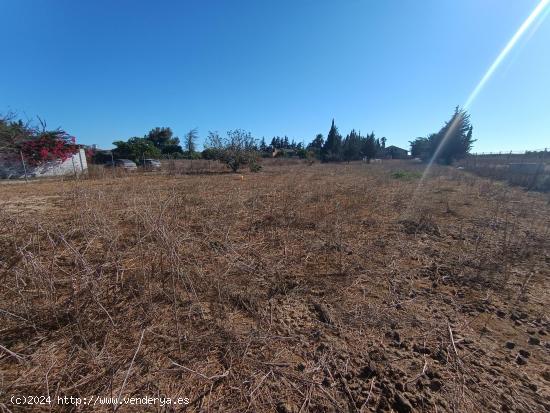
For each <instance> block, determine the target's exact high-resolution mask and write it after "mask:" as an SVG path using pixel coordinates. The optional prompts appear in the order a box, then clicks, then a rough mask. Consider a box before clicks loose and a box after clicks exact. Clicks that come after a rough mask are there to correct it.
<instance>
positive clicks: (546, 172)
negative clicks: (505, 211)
mask: <svg viewBox="0 0 550 413" xmlns="http://www.w3.org/2000/svg"><path fill="white" fill-rule="evenodd" d="M457 164H458V166H460V167H462V168H464V169H466V170H468V171H471V172H473V173H475V174H477V175H480V176H484V177H487V178H492V179H498V180H503V181H507V182H508V183H510V184H512V185H517V186H522V187H524V188H527V189H533V190H539V191H545V192H546V191H550V151H548V149H547V148H546V149H542V150H537V151H524V152H523V151H522V152H499V153H494V152H491V153H475V154H470V155H469V156H468V157H466V158H464V159H462V160H460V161H459V162H458V163H457Z"/></svg>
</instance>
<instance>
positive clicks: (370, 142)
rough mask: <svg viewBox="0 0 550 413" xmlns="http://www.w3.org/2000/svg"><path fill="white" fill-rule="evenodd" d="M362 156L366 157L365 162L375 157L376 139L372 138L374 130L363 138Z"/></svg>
mask: <svg viewBox="0 0 550 413" xmlns="http://www.w3.org/2000/svg"><path fill="white" fill-rule="evenodd" d="M362 149H363V151H362V152H363V153H362V154H363V156H364V157H365V158H367V162H368V163H370V160H371V159H373V158H374V157H376V151H377V148H376V139H375V138H374V132H372V133H370V134H369V135H367V137H366V138H365V139H364V140H363V148H362Z"/></svg>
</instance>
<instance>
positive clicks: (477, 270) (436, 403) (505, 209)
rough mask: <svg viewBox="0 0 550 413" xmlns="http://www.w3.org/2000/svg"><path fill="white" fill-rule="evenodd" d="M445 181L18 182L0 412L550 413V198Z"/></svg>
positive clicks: (342, 175) (318, 172)
mask: <svg viewBox="0 0 550 413" xmlns="http://www.w3.org/2000/svg"><path fill="white" fill-rule="evenodd" d="M433 172H434V174H433V175H432V176H429V177H428V178H427V179H426V180H425V181H424V183H423V185H421V186H419V185H418V184H419V178H418V176H419V175H420V173H421V169H420V166H415V165H410V164H407V163H399V162H398V161H396V162H388V163H385V164H382V165H380V164H376V165H366V164H341V165H321V164H314V165H312V166H307V165H305V164H295V165H287V166H277V165H271V166H268V167H266V168H264V170H263V171H262V172H261V173H258V174H251V173H245V174H244V175H243V177H242V179H241V176H240V175H234V174H211V175H170V174H134V175H129V176H126V177H119V178H112V177H111V178H110V177H108V176H105V177H103V178H102V179H88V180H82V181H74V180H72V181H40V182H31V183H29V184H25V183H16V184H9V185H8V184H1V185H0V284H1V287H0V346H1V347H0V410H4V411H14V412H15V411H23V410H25V411H30V409H31V407H32V409H31V410H33V411H59V410H63V411H116V410H118V411H121V412H122V411H136V412H138V411H196V412H198V411H201V412H221V411H223V412H281V413H282V412H286V413H290V412H295V413H297V412H348V411H349V412H368V411H380V412H392V411H394V412H411V411H417V412H421V411H422V412H446V411H449V412H488V411H511V412H512V411H513V412H543V411H550V382H549V381H550V367H549V366H550V357H549V355H550V339H549V337H550V319H549V314H548V308H549V304H550V298H549V296H548V291H549V287H550V277H549V276H550V265H549V264H550V248H549V238H550V203H549V197H548V194H541V193H535V192H526V191H524V190H521V189H518V188H511V187H508V186H507V185H506V184H503V183H499V182H493V181H489V180H485V179H482V178H479V177H475V176H472V175H469V174H467V173H465V172H463V171H457V170H453V169H450V168H449V169H447V168H436V169H435V170H434V171H433ZM13 395H43V396H50V397H51V398H52V399H53V400H52V404H51V405H43V406H31V407H28V406H27V407H25V408H23V407H21V406H16V405H14V404H13V403H11V402H10V397H12V396H13ZM58 396H74V397H81V398H91V397H97V396H100V397H144V396H151V397H159V396H167V397H170V398H172V399H175V398H177V397H186V398H188V399H189V404H188V405H185V406H169V407H168V406H165V407H164V408H161V407H160V406H159V405H158V404H157V405H149V406H130V405H120V406H117V407H114V406H112V405H101V404H97V403H96V405H95V406H90V405H89V404H88V405H84V404H83V405H80V406H77V407H75V406H60V405H58V404H56V402H55V400H56V398H57V397H58Z"/></svg>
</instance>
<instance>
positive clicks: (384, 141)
mask: <svg viewBox="0 0 550 413" xmlns="http://www.w3.org/2000/svg"><path fill="white" fill-rule="evenodd" d="M386 141H387V139H386V137H385V136H382V138H381V139H380V148H381V149H385V148H386Z"/></svg>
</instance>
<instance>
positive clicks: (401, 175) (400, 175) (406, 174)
mask: <svg viewBox="0 0 550 413" xmlns="http://www.w3.org/2000/svg"><path fill="white" fill-rule="evenodd" d="M421 176H422V174H421V173H420V172H412V171H395V172H392V174H391V177H392V178H393V179H404V180H412V179H418V178H420V177H421Z"/></svg>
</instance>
